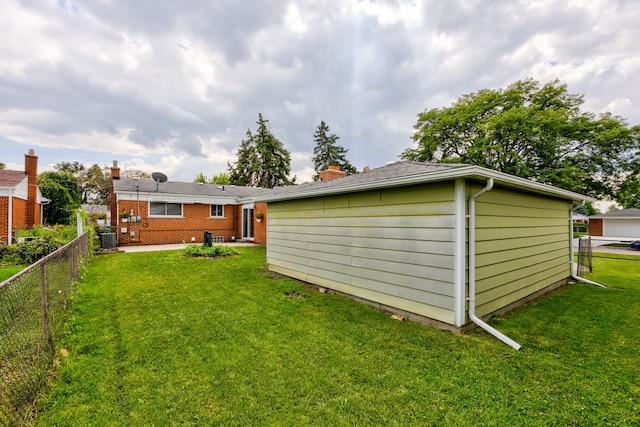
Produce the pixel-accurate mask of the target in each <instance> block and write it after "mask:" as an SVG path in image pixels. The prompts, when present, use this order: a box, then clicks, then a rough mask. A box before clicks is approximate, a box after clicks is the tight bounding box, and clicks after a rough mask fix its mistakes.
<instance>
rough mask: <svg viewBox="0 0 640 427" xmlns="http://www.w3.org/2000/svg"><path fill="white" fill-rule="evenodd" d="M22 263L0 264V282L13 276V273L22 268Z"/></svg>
mask: <svg viewBox="0 0 640 427" xmlns="http://www.w3.org/2000/svg"><path fill="white" fill-rule="evenodd" d="M24 268H25V266H24V265H0V282H3V281H5V280H7V279H8V278H10V277H13V276H14V275H15V274H17V273H19V272H21V271H22V270H24Z"/></svg>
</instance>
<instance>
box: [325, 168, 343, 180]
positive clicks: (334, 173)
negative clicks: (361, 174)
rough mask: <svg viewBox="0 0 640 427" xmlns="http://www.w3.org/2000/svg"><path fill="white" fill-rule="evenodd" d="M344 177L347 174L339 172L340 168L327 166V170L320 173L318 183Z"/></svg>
mask: <svg viewBox="0 0 640 427" xmlns="http://www.w3.org/2000/svg"><path fill="white" fill-rule="evenodd" d="M345 176H347V173H346V172H345V171H341V170H340V166H329V168H328V169H325V170H323V171H320V181H322V182H327V181H333V180H334V179H338V178H342V177H345Z"/></svg>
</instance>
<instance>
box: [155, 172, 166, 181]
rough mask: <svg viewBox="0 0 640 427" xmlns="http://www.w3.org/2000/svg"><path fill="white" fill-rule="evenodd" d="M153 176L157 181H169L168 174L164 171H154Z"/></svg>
mask: <svg viewBox="0 0 640 427" xmlns="http://www.w3.org/2000/svg"><path fill="white" fill-rule="evenodd" d="M151 178H153V180H154V181H155V182H167V175H165V174H163V173H162V172H154V173H152V174H151Z"/></svg>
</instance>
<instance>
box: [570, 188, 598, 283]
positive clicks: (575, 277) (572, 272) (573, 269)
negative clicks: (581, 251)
mask: <svg viewBox="0 0 640 427" xmlns="http://www.w3.org/2000/svg"><path fill="white" fill-rule="evenodd" d="M585 203H586V202H585V201H584V200H583V201H582V202H581V203H580V204H579V205H577V206H572V207H571V211H570V212H569V248H570V249H569V268H570V272H569V273H570V274H569V276H570V277H571V278H572V279H573V280H577V281H578V282H583V283H587V284H589V285H594V286H600V287H601V288H606V286H605V285H602V284H600V283H596V282H593V281H591V280H589V279H585V278H584V277H580V276H578V275H577V274H576V273H577V269H576V265H575V264H576V263H575V262H574V261H573V260H574V254H573V210H574V209H576V208H579V207H581V206H584V205H585Z"/></svg>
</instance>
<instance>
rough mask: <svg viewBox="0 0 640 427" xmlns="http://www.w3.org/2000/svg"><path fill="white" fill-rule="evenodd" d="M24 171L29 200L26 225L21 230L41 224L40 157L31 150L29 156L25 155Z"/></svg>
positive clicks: (25, 219) (25, 214)
mask: <svg viewBox="0 0 640 427" xmlns="http://www.w3.org/2000/svg"><path fill="white" fill-rule="evenodd" d="M24 171H25V173H26V174H27V176H28V183H29V186H28V189H27V193H28V199H27V204H26V207H25V212H24V221H25V224H24V225H19V226H18V227H21V228H31V227H33V226H34V225H39V224H40V220H39V219H40V205H39V204H38V203H37V200H36V199H37V194H38V156H36V155H35V153H34V152H33V150H29V154H25V155H24Z"/></svg>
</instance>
